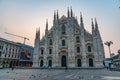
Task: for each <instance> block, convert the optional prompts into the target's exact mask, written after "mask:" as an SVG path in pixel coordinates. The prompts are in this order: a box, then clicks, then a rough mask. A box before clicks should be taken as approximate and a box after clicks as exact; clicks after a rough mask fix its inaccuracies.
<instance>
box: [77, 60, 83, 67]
mask: <svg viewBox="0 0 120 80" xmlns="http://www.w3.org/2000/svg"><path fill="white" fill-rule="evenodd" d="M77 66H78V67H81V66H82V65H81V59H77Z"/></svg>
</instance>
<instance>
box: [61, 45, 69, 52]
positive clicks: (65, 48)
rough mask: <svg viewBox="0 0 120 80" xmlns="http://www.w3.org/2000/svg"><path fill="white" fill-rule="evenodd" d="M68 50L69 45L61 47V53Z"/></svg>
mask: <svg viewBox="0 0 120 80" xmlns="http://www.w3.org/2000/svg"><path fill="white" fill-rule="evenodd" d="M67 49H68V45H65V46H62V45H59V50H60V51H66V50H67Z"/></svg>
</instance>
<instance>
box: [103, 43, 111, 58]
mask: <svg viewBox="0 0 120 80" xmlns="http://www.w3.org/2000/svg"><path fill="white" fill-rule="evenodd" d="M104 44H105V45H107V46H108V49H109V54H110V58H111V57H112V56H111V50H110V46H111V44H113V42H112V41H106V42H105V43H104Z"/></svg>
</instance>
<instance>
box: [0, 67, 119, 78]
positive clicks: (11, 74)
mask: <svg viewBox="0 0 120 80" xmlns="http://www.w3.org/2000/svg"><path fill="white" fill-rule="evenodd" d="M0 80H120V72H117V71H109V70H106V69H74V70H73V69H68V70H67V71H65V70H64V69H51V70H49V69H42V70H41V69H15V70H13V71H12V70H11V69H0Z"/></svg>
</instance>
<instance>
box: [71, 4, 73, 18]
mask: <svg viewBox="0 0 120 80" xmlns="http://www.w3.org/2000/svg"><path fill="white" fill-rule="evenodd" d="M71 17H73V11H72V6H71Z"/></svg>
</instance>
